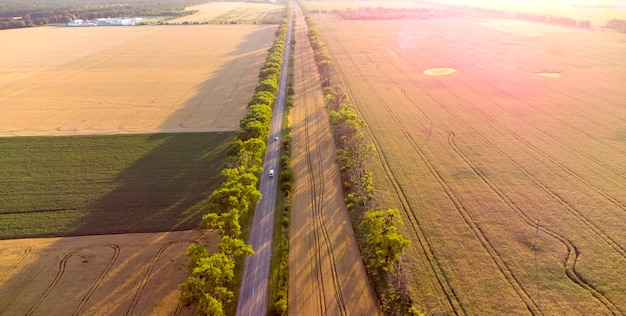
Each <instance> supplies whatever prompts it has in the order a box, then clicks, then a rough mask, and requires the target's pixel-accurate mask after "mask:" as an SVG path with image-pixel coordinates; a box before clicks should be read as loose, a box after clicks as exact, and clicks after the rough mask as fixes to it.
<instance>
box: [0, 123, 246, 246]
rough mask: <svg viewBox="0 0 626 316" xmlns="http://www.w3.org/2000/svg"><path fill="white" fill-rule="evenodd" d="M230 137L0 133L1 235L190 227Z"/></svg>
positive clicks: (199, 214) (199, 213)
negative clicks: (53, 135)
mask: <svg viewBox="0 0 626 316" xmlns="http://www.w3.org/2000/svg"><path fill="white" fill-rule="evenodd" d="M234 135H235V133H233V132H228V133H177V134H141V135H112V136H71V137H11V138H0V165H1V166H2V168H0V197H1V198H0V239H10V238H24V237H50V236H73V235H94V234H111V233H131V232H158V231H170V230H183V229H193V228H196V227H198V224H199V222H200V219H201V218H202V210H201V201H202V200H204V199H205V198H206V196H207V195H208V194H209V193H210V192H211V191H212V190H213V189H214V187H215V186H216V183H215V182H216V181H214V180H216V179H217V177H220V173H219V169H220V166H221V165H222V163H223V162H224V160H225V157H226V150H227V149H228V144H229V141H230V139H231V138H232V137H233V136H234Z"/></svg>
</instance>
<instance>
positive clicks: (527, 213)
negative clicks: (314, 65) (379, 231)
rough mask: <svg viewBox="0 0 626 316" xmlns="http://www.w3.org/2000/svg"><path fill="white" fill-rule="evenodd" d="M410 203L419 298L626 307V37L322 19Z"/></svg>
mask: <svg viewBox="0 0 626 316" xmlns="http://www.w3.org/2000/svg"><path fill="white" fill-rule="evenodd" d="M312 18H313V21H314V22H315V23H316V24H317V25H318V27H319V29H320V32H321V34H322V39H323V41H324V42H325V43H326V45H327V46H328V49H329V52H330V54H331V56H332V58H333V61H334V63H335V64H336V65H337V66H338V69H339V76H340V77H341V78H342V79H343V81H344V84H345V86H346V88H347V92H348V93H349V95H350V97H351V98H352V99H353V100H354V101H355V103H356V106H357V108H358V111H359V113H360V114H361V115H362V117H363V118H364V119H365V120H366V122H367V123H368V125H369V127H368V131H369V133H370V135H371V137H372V139H373V140H374V143H375V145H376V147H377V155H376V158H375V159H374V161H373V162H372V165H373V166H372V167H373V171H374V178H375V186H376V188H377V191H378V193H379V195H381V196H382V198H381V199H380V201H379V202H380V203H381V204H382V205H390V206H393V207H397V208H398V209H400V210H401V212H402V213H403V218H404V222H405V225H404V228H403V231H404V233H405V234H406V235H407V236H409V238H410V239H411V245H410V248H409V249H408V250H407V251H406V252H405V254H404V256H403V262H404V267H403V270H404V271H405V273H406V274H407V276H408V285H409V291H410V294H411V297H412V299H413V302H414V303H415V306H416V307H417V308H418V309H420V310H422V311H424V312H427V313H428V314H443V315H453V314H454V315H466V314H467V315H502V314H508V315H524V314H546V315H611V314H614V315H617V314H624V313H626V287H624V284H626V229H624V228H625V227H626V92H625V91H626V90H624V82H626V58H625V57H624V56H626V45H625V44H624V43H626V36H625V35H624V34H619V33H613V32H599V31H597V32H593V31H582V30H575V29H568V28H561V27H556V26H549V25H545V24H532V23H525V22H520V21H507V20H472V19H457V20H455V19H441V20H393V21H350V20H341V19H339V18H338V17H336V16H334V15H330V14H314V15H312Z"/></svg>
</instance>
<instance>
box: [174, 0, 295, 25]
mask: <svg viewBox="0 0 626 316" xmlns="http://www.w3.org/2000/svg"><path fill="white" fill-rule="evenodd" d="M185 10H187V11H192V10H197V11H198V12H197V13H194V14H192V15H188V16H184V17H180V18H177V19H173V20H170V21H169V23H182V22H190V23H218V24H221V23H225V24H228V23H231V22H232V23H244V24H245V23H254V24H256V23H279V22H280V19H281V18H282V17H283V15H284V13H285V7H284V6H283V5H276V4H269V3H251V2H210V3H205V4H200V5H196V6H191V7H187V8H185Z"/></svg>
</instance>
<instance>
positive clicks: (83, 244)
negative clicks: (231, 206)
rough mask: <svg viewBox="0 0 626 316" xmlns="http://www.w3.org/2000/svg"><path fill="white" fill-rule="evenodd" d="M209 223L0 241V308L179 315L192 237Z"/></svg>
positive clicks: (212, 238) (202, 237) (203, 235)
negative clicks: (183, 228)
mask: <svg viewBox="0 0 626 316" xmlns="http://www.w3.org/2000/svg"><path fill="white" fill-rule="evenodd" d="M197 242H202V243H204V244H205V245H207V246H208V247H210V248H211V249H213V248H215V247H216V245H217V242H218V237H217V235H216V234H215V233H213V232H212V231H178V232H168V233H151V234H121V235H100V236H83V237H65V238H42V239H34V238H33V239H16V240H2V241H0V257H2V260H0V310H1V311H2V314H3V315H50V314H51V313H53V314H70V313H71V314H72V315H79V314H80V315H177V314H181V313H183V312H184V308H183V307H181V306H179V305H178V297H179V295H180V292H179V291H178V285H179V284H180V283H182V282H184V280H185V279H186V278H187V273H188V270H187V263H188V258H187V257H186V256H185V255H184V252H185V250H186V249H187V247H189V246H190V245H192V244H194V243H197Z"/></svg>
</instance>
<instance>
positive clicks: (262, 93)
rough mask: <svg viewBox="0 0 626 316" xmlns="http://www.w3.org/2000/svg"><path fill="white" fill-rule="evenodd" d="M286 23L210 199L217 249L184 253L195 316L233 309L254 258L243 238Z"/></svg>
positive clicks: (207, 224) (185, 295)
mask: <svg viewBox="0 0 626 316" xmlns="http://www.w3.org/2000/svg"><path fill="white" fill-rule="evenodd" d="M287 12H290V11H287ZM288 23H289V16H288V15H286V16H285V17H284V18H283V20H282V22H281V24H280V26H279V28H278V30H277V31H276V40H275V42H274V44H273V46H272V47H271V48H270V50H269V56H268V57H267V60H266V62H265V64H264V66H263V67H262V68H261V70H260V73H259V83H258V85H257V87H256V90H255V94H254V96H253V97H252V99H251V100H250V102H249V103H248V112H247V114H246V117H245V118H243V119H242V120H241V122H240V127H241V130H240V132H239V134H238V136H237V139H236V140H235V141H234V144H233V146H232V148H231V149H230V150H229V152H228V159H227V162H226V163H225V165H224V167H223V169H222V175H223V176H224V179H225V180H224V182H223V183H222V185H221V186H220V187H219V188H217V189H216V190H215V191H213V193H212V194H211V195H210V196H209V197H208V199H207V201H206V209H207V214H206V215H205V216H204V217H203V219H202V223H201V226H202V228H210V229H217V230H218V232H219V233H220V235H221V236H222V237H221V241H220V243H219V247H218V248H219V249H218V251H217V252H215V253H212V254H211V253H209V251H208V250H207V248H206V246H205V245H203V244H201V243H200V244H197V245H193V246H191V247H189V249H187V252H186V254H187V255H188V256H189V257H190V262H189V269H190V274H189V277H188V278H187V281H186V282H185V283H183V284H182V285H181V286H180V289H181V302H182V303H183V304H184V305H187V306H188V305H193V306H194V307H195V309H196V314H197V315H225V314H226V311H227V310H230V309H229V306H230V308H231V309H232V306H231V305H230V304H231V303H232V302H233V299H234V298H235V294H234V292H235V291H236V288H237V286H238V283H239V278H240V276H239V277H237V276H236V273H235V271H238V270H239V271H240V270H241V265H242V264H243V261H244V260H243V259H244V257H245V256H247V255H251V254H253V250H252V248H251V247H250V246H248V245H247V244H246V242H245V240H244V239H243V238H244V237H245V236H244V235H246V233H245V232H244V230H245V229H244V228H243V226H245V224H246V223H248V222H249V220H250V218H251V217H252V213H253V212H254V207H255V205H256V204H257V202H258V201H259V199H260V198H261V193H260V192H259V190H258V188H257V187H258V182H259V177H260V176H261V174H262V169H263V157H264V155H265V148H266V145H267V139H268V136H269V130H270V120H271V117H272V106H273V104H274V100H275V99H276V94H277V92H278V79H279V76H280V68H281V66H282V63H283V54H284V50H285V41H286V35H287V27H288Z"/></svg>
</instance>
